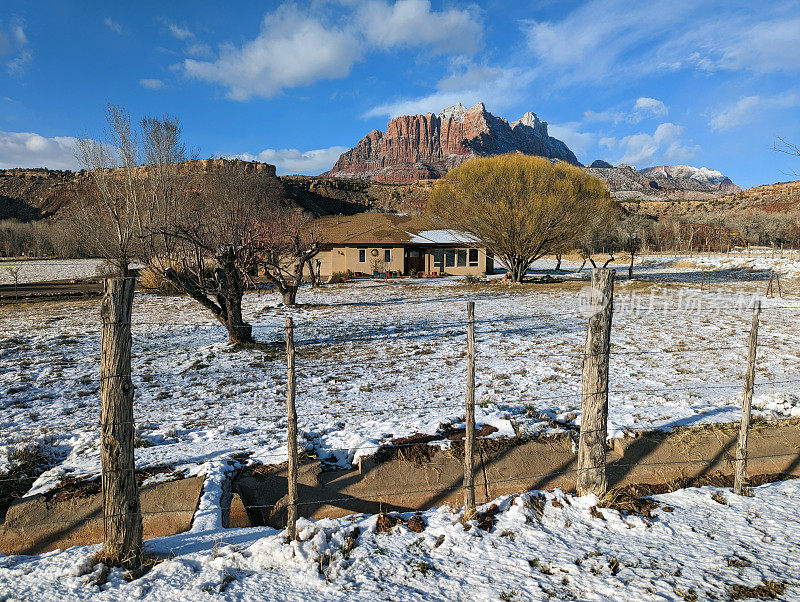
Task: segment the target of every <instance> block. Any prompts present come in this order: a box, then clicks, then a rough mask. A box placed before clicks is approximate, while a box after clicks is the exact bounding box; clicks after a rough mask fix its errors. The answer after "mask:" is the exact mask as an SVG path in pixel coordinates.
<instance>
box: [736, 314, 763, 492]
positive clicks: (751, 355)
mask: <svg viewBox="0 0 800 602" xmlns="http://www.w3.org/2000/svg"><path fill="white" fill-rule="evenodd" d="M760 314H761V301H760V300H758V299H756V301H755V303H754V304H753V322H752V324H751V325H750V341H749V343H748V348H747V372H746V373H745V375H744V394H743V395H742V422H741V424H740V426H739V443H738V445H737V446H736V475H735V477H734V481H733V492H734V493H736V494H739V495H741V494H742V489H743V488H744V485H745V482H746V481H747V434H748V431H749V429H750V408H751V406H752V403H753V383H754V381H755V377H756V350H757V348H758V318H759V315H760Z"/></svg>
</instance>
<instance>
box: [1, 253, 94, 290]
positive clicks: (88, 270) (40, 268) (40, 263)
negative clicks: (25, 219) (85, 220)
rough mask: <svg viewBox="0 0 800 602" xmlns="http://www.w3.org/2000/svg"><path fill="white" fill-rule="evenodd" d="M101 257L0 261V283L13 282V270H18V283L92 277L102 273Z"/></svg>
mask: <svg viewBox="0 0 800 602" xmlns="http://www.w3.org/2000/svg"><path fill="white" fill-rule="evenodd" d="M102 269H103V260H102V259H53V260H49V259H30V260H28V259H26V260H19V261H6V260H3V261H0V284H14V271H16V270H19V273H18V278H19V281H18V282H19V284H23V283H29V282H50V281H51V280H74V279H77V278H94V277H96V276H98V275H99V274H100V273H102Z"/></svg>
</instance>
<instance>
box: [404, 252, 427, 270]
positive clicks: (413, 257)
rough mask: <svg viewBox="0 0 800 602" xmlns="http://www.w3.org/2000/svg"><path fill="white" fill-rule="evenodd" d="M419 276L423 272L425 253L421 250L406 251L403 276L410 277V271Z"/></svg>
mask: <svg viewBox="0 0 800 602" xmlns="http://www.w3.org/2000/svg"><path fill="white" fill-rule="evenodd" d="M412 270H414V272H415V273H417V274H419V273H422V272H424V271H425V253H424V252H423V250H422V249H406V261H405V275H406V276H409V275H411V271H412Z"/></svg>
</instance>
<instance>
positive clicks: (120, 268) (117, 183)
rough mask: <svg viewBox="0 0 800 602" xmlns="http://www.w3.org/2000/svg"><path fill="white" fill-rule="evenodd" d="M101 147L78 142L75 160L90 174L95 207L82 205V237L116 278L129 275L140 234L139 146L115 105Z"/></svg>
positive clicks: (125, 116) (86, 139)
mask: <svg viewBox="0 0 800 602" xmlns="http://www.w3.org/2000/svg"><path fill="white" fill-rule="evenodd" d="M106 120H107V128H106V131H105V141H98V140H93V139H91V138H89V137H84V138H82V139H80V140H78V143H77V149H76V158H77V160H78V162H79V163H80V164H81V166H82V167H83V168H84V169H86V170H88V172H89V174H90V176H91V178H92V180H93V182H94V184H95V192H96V195H97V198H96V199H94V200H95V201H96V202H91V199H90V200H89V201H90V202H87V203H84V205H83V206H82V209H83V217H84V219H85V221H86V226H87V227H86V233H87V235H89V236H92V237H94V238H95V239H96V240H95V243H96V248H97V249H98V250H99V252H100V253H101V255H102V256H103V257H104V258H105V259H107V260H108V261H109V262H110V263H111V264H112V266H113V267H114V271H115V272H116V274H117V275H119V276H128V275H129V274H130V264H131V262H132V261H133V260H134V258H135V257H136V255H137V245H138V243H139V241H140V239H141V238H140V237H141V234H142V232H143V226H144V224H143V221H142V203H141V201H142V198H141V193H142V190H141V182H140V178H139V177H137V176H138V168H139V145H138V140H137V136H136V132H135V130H133V129H132V128H131V118H130V114H129V113H128V112H127V111H126V110H125V109H123V108H122V107H119V106H117V105H113V104H109V105H108V107H107V109H106Z"/></svg>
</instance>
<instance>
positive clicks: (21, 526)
mask: <svg viewBox="0 0 800 602" xmlns="http://www.w3.org/2000/svg"><path fill="white" fill-rule="evenodd" d="M202 490H203V477H190V478H188V479H179V480H176V481H168V482H161V483H154V484H152V485H147V486H145V487H142V488H141V491H140V500H141V505H142V522H143V523H144V524H143V526H144V538H145V539H151V538H153V537H162V536H165V535H175V534H177V533H182V532H184V531H187V530H188V529H189V527H191V525H192V519H193V518H194V513H195V510H196V509H197V504H198V502H199V501H200V493H201V492H202ZM103 534H104V532H103V497H102V494H100V493H90V494H85V493H80V492H70V491H69V490H63V491H60V492H57V493H55V494H53V495H48V494H39V495H34V496H31V497H24V498H21V499H19V500H17V501H16V502H14V504H12V505H11V507H10V508H9V509H8V514H6V520H5V522H4V523H3V525H2V527H0V553H2V554H6V555H10V554H41V553H43V552H49V551H51V550H55V549H57V548H60V549H65V548H68V547H70V546H76V545H88V544H93V543H102V541H103Z"/></svg>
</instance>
